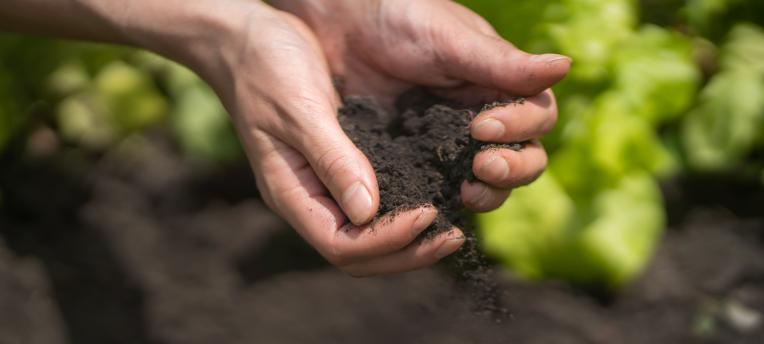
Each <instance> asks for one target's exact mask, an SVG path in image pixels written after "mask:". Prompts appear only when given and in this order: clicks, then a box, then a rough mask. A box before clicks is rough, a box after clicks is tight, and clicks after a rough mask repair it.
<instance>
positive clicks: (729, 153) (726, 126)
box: [682, 24, 764, 171]
mask: <svg viewBox="0 0 764 344" xmlns="http://www.w3.org/2000/svg"><path fill="white" fill-rule="evenodd" d="M720 64H721V71H720V72H719V73H718V74H716V75H715V76H714V77H713V78H712V79H711V80H710V82H709V83H708V85H706V87H705V88H704V89H703V91H702V92H701V94H700V100H699V103H698V105H697V106H696V107H695V108H694V109H693V110H692V112H691V113H690V115H689V116H688V118H687V120H685V121H684V122H683V123H682V139H683V144H684V147H685V150H684V151H685V152H686V154H687V160H688V163H689V165H690V166H691V167H693V168H695V169H699V170H705V171H721V170H724V169H727V168H730V167H738V166H739V165H740V164H741V163H743V162H744V161H745V158H746V157H747V156H748V155H749V154H750V153H751V152H752V151H753V150H754V149H755V148H756V147H758V146H761V145H762V144H763V143H764V97H762V95H764V30H762V29H761V28H760V27H757V26H754V25H750V24H739V25H737V26H735V27H734V28H733V29H732V31H731V32H730V34H729V39H728V41H727V43H725V45H724V46H723V47H722V54H721V63H720ZM758 167H759V168H761V162H759V166H758Z"/></svg>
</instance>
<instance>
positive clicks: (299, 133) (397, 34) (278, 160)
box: [0, 0, 571, 276]
mask: <svg viewBox="0 0 764 344" xmlns="http://www.w3.org/2000/svg"><path fill="white" fill-rule="evenodd" d="M7 1H10V3H9V4H7V5H8V6H3V7H0V19H2V20H1V21H0V29H9V30H11V31H17V32H25V33H36V34H43V35H51V36H59V37H71V38H77V39H89V40H99V41H106V42H112V43H119V44H130V45H134V46H138V47H142V48H146V49H149V50H153V51H155V52H157V53H160V54H162V55H165V56H167V57H169V58H171V59H174V60H176V61H178V62H180V63H183V64H185V65H186V66H188V67H189V68H191V69H192V70H194V71H195V72H197V73H198V74H199V75H200V76H201V77H202V78H203V79H204V80H205V81H207V82H208V83H209V84H210V86H211V87H212V88H213V89H214V90H215V91H216V93H217V94H218V96H219V97H220V98H221V100H222V102H223V104H224V105H225V107H226V109H227V111H228V112H229V113H230V114H231V117H232V119H233V122H234V124H235V127H236V130H237V132H238V135H239V137H240V138H241V141H242V144H243V147H244V149H245V151H246V154H247V157H248V159H249V162H250V164H251V166H252V169H253V171H254V174H255V177H256V180H257V185H258V188H259V190H260V193H261V195H262V197H263V199H264V200H265V202H266V203H267V204H268V206H269V207H270V208H271V209H273V210H274V211H275V212H276V213H278V214H279V215H280V216H282V217H283V218H284V219H286V220H287V221H288V222H289V223H290V224H291V225H292V226H293V227H294V228H295V229H296V230H297V231H298V232H299V234H300V235H301V236H302V237H303V238H305V240H306V241H307V242H308V243H310V244H311V245H312V246H313V247H315V248H316V249H317V250H318V251H319V252H320V253H321V254H322V255H323V256H324V257H325V258H326V259H327V260H328V261H329V262H331V263H332V264H334V265H336V266H337V267H339V268H340V269H342V270H343V271H345V272H347V273H348V274H350V275H353V276H370V275H377V274H385V273H393V272H401V271H408V270H414V269H418V268H422V267H425V266H428V265H431V264H433V263H435V262H436V261H438V260H439V259H441V258H443V257H445V256H447V255H449V254H451V253H453V252H455V251H456V250H458V249H459V247H460V246H461V245H462V244H463V243H464V241H465V238H464V235H463V233H462V232H461V231H460V230H459V229H458V228H453V229H452V230H451V231H449V232H446V233H443V234H440V235H438V236H436V237H434V238H430V239H428V240H418V239H417V238H418V234H419V233H421V232H422V231H423V230H425V229H426V228H427V227H428V226H429V225H430V224H431V223H432V221H433V220H434V218H435V216H436V213H437V211H436V209H435V208H433V207H432V206H425V207H421V208H418V209H414V210H411V211H407V212H403V213H400V214H397V215H396V216H394V217H392V218H389V219H388V220H385V221H374V222H373V223H374V224H371V223H372V222H371V220H372V219H373V218H374V216H375V214H376V211H377V208H378V206H379V199H380V196H379V190H378V186H377V181H376V177H375V175H374V170H373V169H372V166H371V164H370V163H369V161H368V159H367V158H366V157H365V156H364V154H363V153H362V152H361V151H359V150H358V149H357V148H356V147H355V146H354V145H353V143H352V142H351V141H350V139H349V138H348V137H347V136H346V135H345V133H344V132H343V130H342V128H341V127H340V125H339V123H338V120H337V110H338V108H339V107H340V106H341V96H344V95H364V96H374V97H376V98H377V99H378V100H379V102H380V103H381V104H382V105H383V106H387V107H388V108H391V107H392V104H393V102H394V100H395V98H396V97H397V96H398V95H400V94H401V93H403V92H405V91H406V90H408V89H410V88H412V87H424V88H426V89H427V90H428V91H429V92H431V93H434V94H435V95H437V96H440V97H444V98H449V99H454V100H458V101H460V102H463V103H466V104H469V103H471V104H480V103H486V102H491V101H494V100H499V99H502V98H503V97H507V96H523V97H525V99H526V100H525V102H523V103H522V104H515V105H513V106H504V107H495V108H492V109H489V110H485V111H483V112H482V113H480V114H479V115H478V116H477V117H476V118H475V119H474V120H473V121H472V123H471V127H470V132H471V135H472V136H473V137H474V138H475V139H477V140H481V141H486V142H498V143H501V142H526V141H527V142H529V143H528V144H527V145H526V146H525V148H524V149H522V150H520V151H513V150H490V151H484V152H481V153H479V154H478V155H477V156H476V157H475V160H474V161H473V172H474V174H475V176H476V177H477V178H478V181H476V182H472V183H468V182H465V183H464V184H463V185H462V186H461V198H462V201H463V203H464V205H465V206H466V207H467V208H469V209H471V210H474V211H489V210H492V209H495V208H497V207H498V206H500V205H501V204H502V203H503V202H504V200H505V199H506V198H507V196H508V195H509V193H510V190H511V189H512V188H514V187H517V186H520V185H524V184H527V183H529V182H531V181H533V180H534V179H535V178H537V177H538V176H539V175H540V174H541V172H542V171H543V169H544V167H545V165H546V162H547V156H546V153H545V152H544V149H543V148H542V146H541V144H540V143H539V141H538V139H539V138H540V137H541V136H543V135H544V134H546V133H547V132H549V131H550V130H551V129H552V127H553V126H554V124H555V121H556V118H557V109H556V104H555V99H554V95H553V94H552V92H551V90H550V89H549V88H550V87H551V86H552V85H553V84H555V83H556V82H558V81H559V80H561V79H562V78H563V77H564V75H565V74H566V73H567V72H568V70H569V68H570V64H571V60H570V59H569V58H567V57H565V56H561V55H554V54H545V55H531V54H527V53H525V52H522V51H520V50H518V49H517V48H515V47H514V46H513V45H511V44H510V43H509V42H507V41H505V40H503V39H502V38H500V37H499V36H498V35H497V33H496V32H495V31H494V29H493V28H492V27H491V26H490V25H489V24H488V23H487V22H486V21H485V20H483V18H481V17H480V16H478V15H477V14H475V13H473V12H471V11H470V10H468V9H466V8H465V7H463V6H461V5H459V4H457V3H455V2H452V1H449V0H273V1H270V2H269V3H265V2H263V1H259V0H195V1H187V0H163V1H156V0H121V1H116V0H7ZM333 77H338V78H341V79H342V80H343V87H342V92H343V93H345V94H342V95H340V94H338V92H337V90H336V89H335V87H334V85H333V83H332V80H333Z"/></svg>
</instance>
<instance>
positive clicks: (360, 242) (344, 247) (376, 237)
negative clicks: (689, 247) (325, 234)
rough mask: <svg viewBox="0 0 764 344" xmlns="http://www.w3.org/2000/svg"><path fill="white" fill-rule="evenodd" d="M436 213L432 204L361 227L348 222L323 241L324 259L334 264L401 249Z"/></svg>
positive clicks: (420, 231) (346, 262)
mask: <svg viewBox="0 0 764 344" xmlns="http://www.w3.org/2000/svg"><path fill="white" fill-rule="evenodd" d="M436 215H437V210H435V208H434V207H432V206H426V207H422V208H418V209H414V210H409V211H404V212H400V213H392V214H387V215H385V216H384V217H382V218H380V219H379V220H375V221H374V222H372V223H371V224H367V225H363V226H355V225H352V224H348V225H347V226H345V227H343V228H340V229H339V230H338V231H336V232H335V235H334V236H333V237H332V238H330V241H329V242H328V243H326V245H327V246H329V247H331V250H330V251H331V254H330V257H327V258H328V259H329V260H330V261H331V262H332V263H333V264H335V265H343V264H348V263H349V262H355V261H359V260H363V259H367V258H370V257H375V256H381V255H387V254H390V253H393V252H396V251H400V250H401V249H403V248H404V247H406V246H407V245H409V244H410V243H411V242H413V241H414V240H415V239H416V238H417V236H418V235H419V234H420V233H422V231H424V230H425V229H426V228H427V227H429V226H430V224H431V223H432V221H433V220H435V216H436Z"/></svg>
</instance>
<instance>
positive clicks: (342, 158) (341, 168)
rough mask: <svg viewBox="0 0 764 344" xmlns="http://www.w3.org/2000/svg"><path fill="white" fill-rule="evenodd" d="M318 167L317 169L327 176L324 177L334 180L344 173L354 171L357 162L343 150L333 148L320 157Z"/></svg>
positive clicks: (317, 161)
mask: <svg viewBox="0 0 764 344" xmlns="http://www.w3.org/2000/svg"><path fill="white" fill-rule="evenodd" d="M316 165H317V166H316V168H317V169H318V170H319V171H321V173H324V174H325V175H324V177H327V178H334V177H336V176H338V175H340V174H342V173H345V172H350V171H353V170H354V168H355V166H356V162H355V160H353V158H352V157H351V156H350V155H348V154H345V153H344V152H343V150H342V149H341V148H339V147H331V148H329V149H327V150H326V151H324V152H323V153H322V154H321V155H320V156H319V157H318V159H317V160H316Z"/></svg>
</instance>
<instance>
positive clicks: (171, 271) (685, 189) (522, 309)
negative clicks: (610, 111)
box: [0, 135, 764, 344]
mask: <svg viewBox="0 0 764 344" xmlns="http://www.w3.org/2000/svg"><path fill="white" fill-rule="evenodd" d="M149 137H150V138H141V137H135V138H130V139H128V140H126V141H125V142H124V143H123V144H121V145H120V146H119V147H117V148H116V149H114V150H112V151H110V152H107V153H106V154H104V155H103V156H101V157H98V158H93V157H92V156H83V155H80V154H76V153H72V152H69V153H67V151H66V150H64V151H63V152H62V153H59V154H56V155H53V156H50V157H46V158H38V159H35V160H29V161H26V162H24V163H17V164H13V165H11V166H9V165H7V164H4V165H3V167H2V168H1V169H0V188H2V192H3V198H2V202H3V205H2V211H0V343H2V344H6V343H8V344H15V343H25V344H26V343H30V344H31V343H45V344H56V343H78V344H79V343H83V344H88V343H184V344H186V343H317V342H319V343H321V342H327V343H359V342H363V343H391V342H392V343H396V342H397V343H530V344H533V343H759V342H760V340H761V338H762V337H763V336H764V318H763V317H764V211H762V209H761V205H762V204H764V192H762V190H761V187H760V186H758V188H752V187H751V186H750V185H749V184H745V183H742V182H735V181H724V182H722V181H718V180H716V179H711V180H699V181H698V180H691V181H688V180H680V181H676V182H671V183H667V184H666V187H664V189H665V192H666V197H667V200H668V204H669V211H670V214H671V228H670V229H669V230H668V232H667V235H666V237H665V238H664V240H663V241H662V243H661V245H660V248H659V250H658V253H657V255H656V257H655V259H654V260H653V261H652V263H651V264H650V267H649V268H648V269H647V271H646V272H645V273H644V274H643V276H641V277H640V278H639V280H638V281H637V282H636V283H635V284H634V285H632V286H631V287H630V288H628V289H627V290H625V291H624V292H623V293H621V294H620V295H617V296H615V297H612V298H603V297H594V296H591V295H589V294H586V293H584V292H580V291H576V290H573V289H571V288H568V287H566V286H564V285H562V284H559V283H553V282H547V283H542V284H531V283H527V282H522V281H518V280H516V279H514V278H513V277H512V276H511V275H510V274H509V273H507V272H504V271H502V270H501V269H498V268H497V269H495V273H494V277H493V278H494V279H495V280H496V281H497V282H498V283H499V286H500V290H501V291H502V295H501V300H502V302H503V307H505V308H506V309H507V311H508V313H509V316H508V317H507V318H506V319H503V320H501V321H497V320H496V319H492V318H490V317H486V316H482V315H479V314H476V313H475V312H474V310H473V307H472V303H471V301H470V296H469V295H467V293H465V292H464V291H463V290H462V289H460V288H458V287H457V286H456V284H455V282H454V280H453V278H452V276H451V275H450V274H449V273H448V272H447V271H446V269H443V268H440V267H435V268H432V269H427V270H423V271H418V272H412V273H407V274H400V275H395V276H389V277H380V278H369V279H354V278H350V277H347V276H344V275H343V274H342V273H340V272H338V271H337V270H335V269H334V268H332V267H330V266H328V265H327V264H326V263H324V261H323V260H322V259H321V258H320V257H318V256H317V255H316V254H315V253H314V252H313V251H312V250H311V249H310V248H309V247H307V246H306V245H305V244H304V243H302V241H301V240H300V239H299V238H298V237H297V236H296V235H295V234H294V232H293V231H292V230H291V229H290V228H289V226H288V225H287V224H286V223H285V222H284V221H283V220H281V219H279V218H278V217H277V216H275V215H274V214H273V213H271V212H270V211H269V210H267V208H266V207H265V206H264V205H263V203H262V201H261V200H260V199H259V198H258V195H257V191H256V189H255V186H254V182H253V178H252V177H251V175H250V174H249V171H248V170H247V168H246V166H244V165H241V166H228V167H225V168H211V167H203V165H200V164H198V163H194V162H189V161H185V160H183V159H181V158H180V157H179V154H177V153H176V151H175V149H174V148H173V147H172V145H170V144H168V143H167V142H166V141H165V140H164V139H163V138H162V137H163V135H151V136H149ZM701 186H702V187H701ZM719 195H722V196H719Z"/></svg>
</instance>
